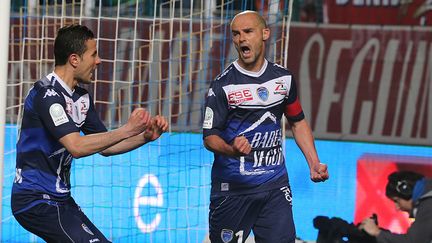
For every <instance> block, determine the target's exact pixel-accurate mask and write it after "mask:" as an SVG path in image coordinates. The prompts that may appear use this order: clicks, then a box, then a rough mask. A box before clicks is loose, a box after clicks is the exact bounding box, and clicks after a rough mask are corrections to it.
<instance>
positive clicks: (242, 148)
mask: <svg viewBox="0 0 432 243" xmlns="http://www.w3.org/2000/svg"><path fill="white" fill-rule="evenodd" d="M232 148H233V149H234V153H235V154H236V156H243V155H247V154H249V153H250V152H251V150H252V147H251V145H250V143H249V141H248V140H247V138H246V137H245V136H238V137H236V138H234V141H233V143H232Z"/></svg>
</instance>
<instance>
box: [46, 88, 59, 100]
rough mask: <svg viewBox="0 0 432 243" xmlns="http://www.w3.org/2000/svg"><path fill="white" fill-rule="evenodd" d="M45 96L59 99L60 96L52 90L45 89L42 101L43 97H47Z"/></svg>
mask: <svg viewBox="0 0 432 243" xmlns="http://www.w3.org/2000/svg"><path fill="white" fill-rule="evenodd" d="M47 96H49V97H51V96H58V97H60V95H59V94H57V92H55V90H53V89H47V91H46V92H45V95H44V97H43V98H44V99H45V97H47Z"/></svg>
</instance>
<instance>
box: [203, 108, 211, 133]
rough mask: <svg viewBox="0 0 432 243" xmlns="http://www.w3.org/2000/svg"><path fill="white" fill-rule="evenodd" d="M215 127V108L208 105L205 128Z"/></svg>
mask: <svg viewBox="0 0 432 243" xmlns="http://www.w3.org/2000/svg"><path fill="white" fill-rule="evenodd" d="M212 127H213V110H212V108H210V107H206V110H205V115H204V122H203V128H204V129H211V128H212Z"/></svg>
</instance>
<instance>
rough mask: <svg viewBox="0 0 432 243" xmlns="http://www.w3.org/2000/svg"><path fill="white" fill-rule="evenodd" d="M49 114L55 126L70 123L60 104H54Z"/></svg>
mask: <svg viewBox="0 0 432 243" xmlns="http://www.w3.org/2000/svg"><path fill="white" fill-rule="evenodd" d="M49 114H50V116H51V119H52V121H53V122H54V126H56V127H57V126H60V125H61V124H64V123H66V122H69V118H68V117H67V115H66V112H65V110H64V109H63V106H62V105H60V104H59V103H54V104H52V105H51V106H50V108H49Z"/></svg>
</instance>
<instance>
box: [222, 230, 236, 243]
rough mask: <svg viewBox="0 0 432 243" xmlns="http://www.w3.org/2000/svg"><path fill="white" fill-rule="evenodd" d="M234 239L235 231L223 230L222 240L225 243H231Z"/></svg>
mask: <svg viewBox="0 0 432 243" xmlns="http://www.w3.org/2000/svg"><path fill="white" fill-rule="evenodd" d="M233 237H234V231H232V230H229V229H222V232H221V239H222V241H223V242H224V243H227V242H230V241H231V240H232V239H233Z"/></svg>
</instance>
